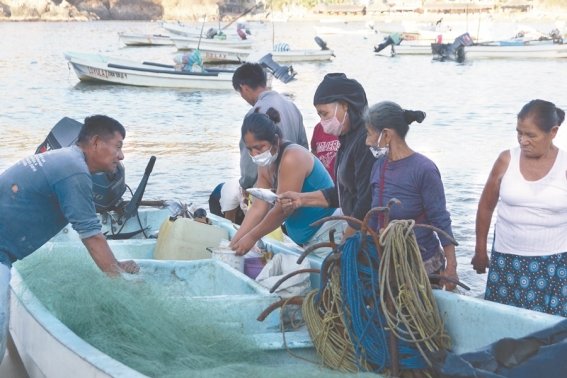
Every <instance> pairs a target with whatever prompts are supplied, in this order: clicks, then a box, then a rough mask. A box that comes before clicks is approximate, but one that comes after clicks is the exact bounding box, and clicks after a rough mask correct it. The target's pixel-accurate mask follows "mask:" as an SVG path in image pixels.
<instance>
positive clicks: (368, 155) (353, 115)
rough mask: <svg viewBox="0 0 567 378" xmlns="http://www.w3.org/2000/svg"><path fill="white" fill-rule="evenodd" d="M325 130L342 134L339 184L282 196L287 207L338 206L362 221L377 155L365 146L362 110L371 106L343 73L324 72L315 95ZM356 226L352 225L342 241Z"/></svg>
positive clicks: (356, 84) (357, 85)
mask: <svg viewBox="0 0 567 378" xmlns="http://www.w3.org/2000/svg"><path fill="white" fill-rule="evenodd" d="M313 105H315V109H317V114H319V116H320V117H321V125H322V126H323V130H324V131H325V132H326V133H328V134H332V135H336V136H338V137H339V141H340V143H341V146H340V148H339V151H338V153H337V158H336V162H335V177H336V186H335V187H334V188H329V189H326V190H320V191H316V192H310V193H296V192H286V193H283V194H281V195H280V196H279V201H280V203H281V204H282V207H283V209H284V210H286V211H289V212H292V211H294V210H295V209H297V208H299V207H303V206H308V207H338V208H340V209H341V210H342V213H343V214H344V215H348V216H352V217H354V218H358V219H360V220H362V219H363V218H364V215H366V213H367V212H368V210H370V203H371V197H372V195H371V187H370V173H371V172H372V165H373V164H374V161H375V159H374V156H373V155H372V152H370V150H369V149H368V147H367V146H366V128H365V125H364V121H363V113H364V110H365V109H366V107H367V106H368V100H367V99H366V93H365V91H364V88H362V85H360V83H359V82H358V81H356V80H354V79H349V78H347V77H346V75H345V74H344V73H330V74H327V75H325V77H324V79H323V81H322V82H321V84H319V86H318V87H317V90H316V91H315V96H314V97H313ZM357 228H358V227H357V225H355V224H349V225H348V227H347V228H346V230H345V232H344V236H343V240H344V239H345V238H346V237H348V236H350V235H352V234H353V233H354V232H355V231H356V229H357Z"/></svg>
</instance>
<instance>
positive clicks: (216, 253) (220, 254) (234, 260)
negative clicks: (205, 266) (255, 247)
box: [211, 240, 244, 272]
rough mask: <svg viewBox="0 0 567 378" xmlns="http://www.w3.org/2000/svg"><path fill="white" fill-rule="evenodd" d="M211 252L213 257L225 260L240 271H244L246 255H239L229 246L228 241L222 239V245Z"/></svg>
mask: <svg viewBox="0 0 567 378" xmlns="http://www.w3.org/2000/svg"><path fill="white" fill-rule="evenodd" d="M211 253H212V256H211V258H213V259H215V260H220V261H223V262H225V263H227V264H228V265H230V266H231V267H233V268H234V269H236V270H238V271H239V272H244V256H237V255H236V252H234V251H233V250H232V249H230V248H229V247H228V241H226V240H223V241H221V244H220V246H218V247H217V248H213V249H211Z"/></svg>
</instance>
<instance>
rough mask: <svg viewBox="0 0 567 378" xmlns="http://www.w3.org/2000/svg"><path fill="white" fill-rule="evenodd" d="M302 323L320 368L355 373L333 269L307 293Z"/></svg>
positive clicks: (358, 363) (356, 367)
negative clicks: (318, 358)
mask: <svg viewBox="0 0 567 378" xmlns="http://www.w3.org/2000/svg"><path fill="white" fill-rule="evenodd" d="M301 310H302V314H303V320H304V321H305V324H306V325H307V329H308V330H309V335H310V336H311V340H312V341H313V345H314V346H315V350H316V351H317V354H318V355H319V357H320V358H321V362H322V363H323V365H325V366H327V367H330V368H332V369H335V370H340V371H343V372H358V371H359V370H360V369H359V366H360V365H361V364H362V366H363V368H364V370H370V366H368V365H367V364H366V363H365V362H364V361H358V360H357V357H356V354H355V352H354V348H353V344H352V342H351V341H350V336H349V333H348V331H347V327H346V326H345V324H344V322H343V319H344V318H345V317H344V316H343V305H342V298H341V291H340V276H339V272H338V270H335V269H333V270H332V272H331V276H330V278H329V280H328V282H327V285H326V286H325V287H323V288H322V289H320V290H313V291H311V292H309V293H308V294H307V296H306V297H305V300H304V301H303V306H302V308H301Z"/></svg>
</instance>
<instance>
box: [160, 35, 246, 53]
mask: <svg viewBox="0 0 567 378" xmlns="http://www.w3.org/2000/svg"><path fill="white" fill-rule="evenodd" d="M171 41H172V42H173V44H174V45H175V47H176V48H177V49H178V50H191V49H194V48H196V47H197V46H199V49H214V48H219V47H221V48H231V49H251V48H252V45H253V43H254V42H253V41H252V40H249V39H246V40H242V39H236V38H227V39H216V38H212V39H210V38H204V37H203V38H199V37H198V36H197V37H182V36H177V37H171Z"/></svg>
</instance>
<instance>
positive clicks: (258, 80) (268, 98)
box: [232, 63, 309, 189]
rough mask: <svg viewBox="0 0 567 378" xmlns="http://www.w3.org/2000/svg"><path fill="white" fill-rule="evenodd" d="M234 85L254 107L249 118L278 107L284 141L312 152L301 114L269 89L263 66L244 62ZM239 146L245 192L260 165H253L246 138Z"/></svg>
mask: <svg viewBox="0 0 567 378" xmlns="http://www.w3.org/2000/svg"><path fill="white" fill-rule="evenodd" d="M232 86H233V87H234V90H235V91H237V92H238V93H240V96H241V97H242V98H243V99H244V100H245V101H246V102H247V103H249V104H250V105H251V106H252V109H250V111H249V112H248V113H247V114H246V115H248V114H250V113H253V112H254V111H256V109H258V111H260V112H261V113H266V111H267V110H268V109H269V108H274V109H275V110H277V111H278V113H279V114H280V118H281V122H280V123H278V126H279V128H280V129H281V131H282V134H283V139H285V140H288V141H290V142H292V143H296V144H299V145H301V146H303V147H305V148H307V149H309V144H308V141H307V134H306V133H305V126H303V116H302V115H301V112H300V111H299V109H298V108H297V106H295V104H294V103H293V102H292V101H291V100H290V99H288V98H286V97H284V96H282V95H281V94H279V93H278V92H276V91H272V90H270V89H268V88H267V76H266V71H264V68H262V66H261V65H260V64H258V63H244V64H243V65H241V66H240V67H238V69H237V70H236V71H235V72H234V75H233V76H232ZM239 147H240V180H239V183H240V187H241V188H242V189H248V188H250V187H252V186H254V184H255V183H256V178H257V176H258V166H257V165H256V164H254V163H253V162H252V159H251V158H250V155H249V154H248V151H247V150H246V146H245V145H244V141H243V140H242V138H241V139H240V144H239Z"/></svg>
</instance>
